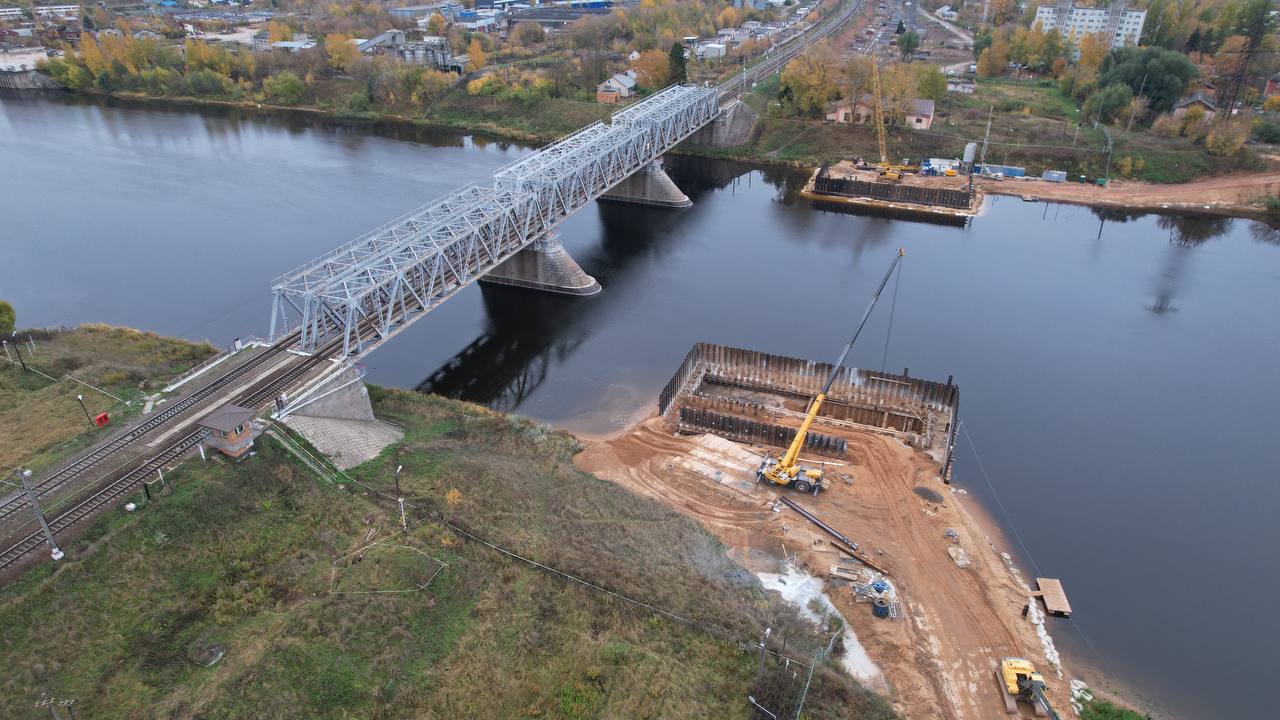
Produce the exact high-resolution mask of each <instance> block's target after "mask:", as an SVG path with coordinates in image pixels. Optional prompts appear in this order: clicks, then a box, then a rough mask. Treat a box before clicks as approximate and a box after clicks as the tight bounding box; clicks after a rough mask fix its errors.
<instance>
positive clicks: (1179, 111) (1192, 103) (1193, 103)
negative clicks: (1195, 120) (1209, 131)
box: [1173, 92, 1218, 120]
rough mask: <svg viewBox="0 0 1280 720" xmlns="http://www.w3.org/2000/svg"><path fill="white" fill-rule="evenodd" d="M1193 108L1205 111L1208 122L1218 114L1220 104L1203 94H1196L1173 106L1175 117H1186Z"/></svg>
mask: <svg viewBox="0 0 1280 720" xmlns="http://www.w3.org/2000/svg"><path fill="white" fill-rule="evenodd" d="M1193 107H1199V108H1200V109H1202V110H1204V117H1205V119H1206V120H1208V119H1210V118H1212V117H1213V116H1214V115H1215V114H1217V112H1218V104H1217V103H1215V102H1214V101H1213V99H1212V98H1210V97H1209V96H1208V95H1205V94H1204V93H1202V92H1194V93H1191V94H1190V95H1188V96H1186V97H1184V98H1182V99H1181V100H1179V101H1178V102H1176V103H1174V104H1173V116H1174V117H1176V118H1180V117H1182V116H1183V115H1186V114H1187V111H1189V110H1190V109H1191V108H1193Z"/></svg>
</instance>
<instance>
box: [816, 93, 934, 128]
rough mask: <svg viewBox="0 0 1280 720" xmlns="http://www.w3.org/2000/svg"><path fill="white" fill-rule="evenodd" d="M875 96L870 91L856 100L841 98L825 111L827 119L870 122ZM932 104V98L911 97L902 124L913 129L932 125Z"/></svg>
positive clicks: (874, 107)
mask: <svg viewBox="0 0 1280 720" xmlns="http://www.w3.org/2000/svg"><path fill="white" fill-rule="evenodd" d="M875 112H876V104H875V98H873V97H872V96H871V94H870V93H863V95H862V97H860V98H858V100H857V101H856V102H850V101H849V100H841V101H840V102H838V103H836V104H835V105H834V106H833V107H832V108H831V111H830V112H828V113H827V121H828V122H835V123H856V124H858V125H861V124H863V123H866V122H870V120H871V118H872V117H874V116H875ZM933 112H934V104H933V101H932V100H921V99H919V98H916V99H912V100H911V105H910V107H909V108H908V110H907V113H906V116H905V117H904V118H903V122H902V124H903V126H904V127H909V128H911V129H913V130H928V129H929V128H931V127H933Z"/></svg>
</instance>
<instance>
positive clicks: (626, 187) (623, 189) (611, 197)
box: [600, 158, 693, 208]
mask: <svg viewBox="0 0 1280 720" xmlns="http://www.w3.org/2000/svg"><path fill="white" fill-rule="evenodd" d="M600 199H601V200H608V201H611V202H623V203H631V204H633V205H651V206H654V207H665V208H684V207H689V206H690V205H692V204H693V201H692V200H690V199H689V196H688V195H685V194H684V193H683V192H681V191H680V188H679V187H677V186H676V183H675V181H674V180H672V179H671V177H670V176H669V175H667V172H666V171H665V170H663V169H662V158H658V159H657V160H654V161H653V162H651V163H649V164H648V165H646V166H644V167H643V168H642V169H640V170H638V171H636V172H634V173H632V174H631V175H630V176H628V177H627V179H625V180H623V181H622V182H620V183H618V184H617V185H614V186H613V187H612V188H610V189H609V192H607V193H605V194H603V195H601V196H600Z"/></svg>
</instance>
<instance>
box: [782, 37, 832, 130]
mask: <svg viewBox="0 0 1280 720" xmlns="http://www.w3.org/2000/svg"><path fill="white" fill-rule="evenodd" d="M839 77H840V65H839V63H838V62H837V60H836V56H835V51H834V50H832V49H831V45H829V44H828V43H825V42H824V43H821V44H819V45H815V46H814V47H812V48H810V49H808V50H806V51H804V52H803V53H801V54H800V55H799V56H798V57H797V58H796V59H795V60H792V61H791V62H789V63H787V66H786V67H785V68H783V70H782V77H781V85H782V95H784V96H785V97H787V98H789V99H790V100H791V104H792V105H793V106H794V107H795V109H796V111H797V112H799V113H801V114H805V115H817V114H819V113H821V112H822V111H823V110H825V109H826V106H827V103H828V102H830V101H832V100H834V99H835V98H836V97H838V96H839V94H840V92H839V87H838V84H837V83H838V81H839Z"/></svg>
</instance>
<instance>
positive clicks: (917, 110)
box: [902, 98, 933, 130]
mask: <svg viewBox="0 0 1280 720" xmlns="http://www.w3.org/2000/svg"><path fill="white" fill-rule="evenodd" d="M902 124H903V125H906V126H907V127H909V128H911V129H912V130H928V129H929V128H931V127H933V101H932V100H921V99H920V98H914V99H912V100H911V109H910V110H908V111H907V116H906V118H905V119H903V121H902Z"/></svg>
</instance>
